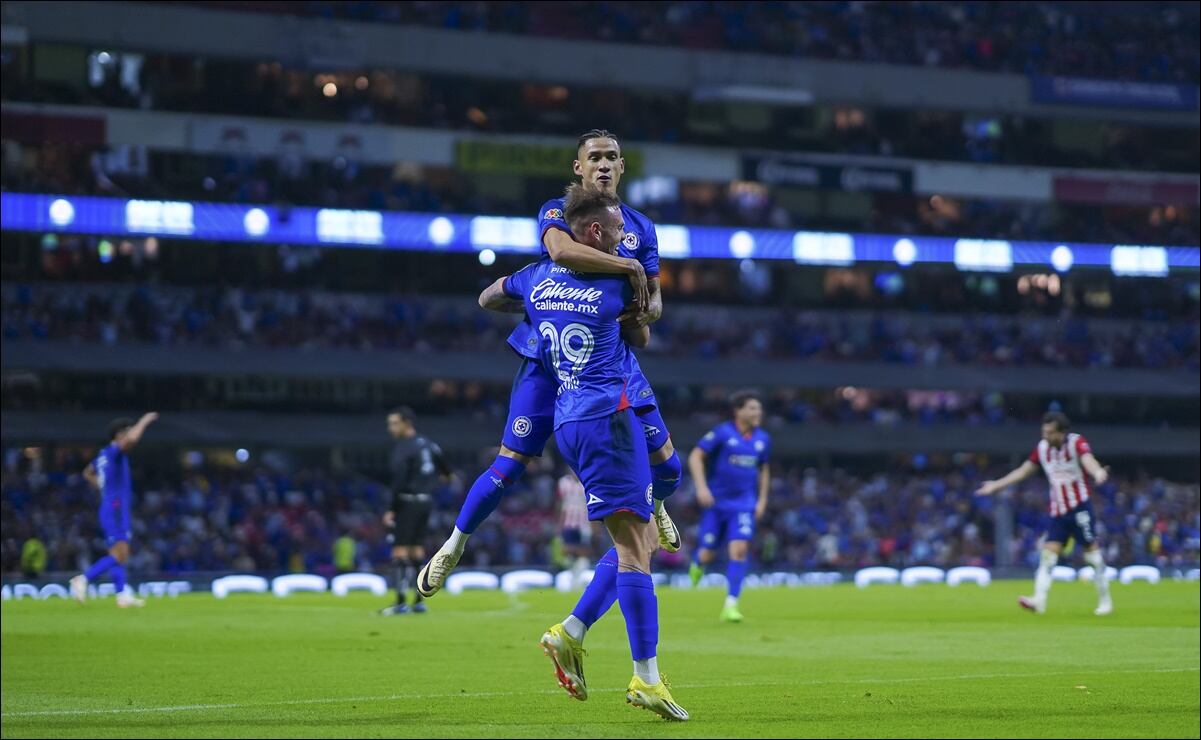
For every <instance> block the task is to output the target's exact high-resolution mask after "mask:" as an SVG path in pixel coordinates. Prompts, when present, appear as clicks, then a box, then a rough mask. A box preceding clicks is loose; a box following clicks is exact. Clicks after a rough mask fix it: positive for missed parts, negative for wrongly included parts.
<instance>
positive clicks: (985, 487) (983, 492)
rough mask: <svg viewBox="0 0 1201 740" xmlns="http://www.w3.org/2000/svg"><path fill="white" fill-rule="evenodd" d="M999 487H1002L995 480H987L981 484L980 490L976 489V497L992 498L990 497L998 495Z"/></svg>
mask: <svg viewBox="0 0 1201 740" xmlns="http://www.w3.org/2000/svg"><path fill="white" fill-rule="evenodd" d="M999 487H1000V486H998V485H997V482H996V481H995V480H986V481H984V482H983V483H981V484H980V487H979V488H977V489H976V495H977V496H990V495H992V494H994V493H996V492H997V489H998V488H999Z"/></svg>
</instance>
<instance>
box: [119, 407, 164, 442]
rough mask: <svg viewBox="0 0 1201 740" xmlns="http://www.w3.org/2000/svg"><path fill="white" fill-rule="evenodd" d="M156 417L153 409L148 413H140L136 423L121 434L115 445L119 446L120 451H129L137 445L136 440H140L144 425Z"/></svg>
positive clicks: (152, 421)
mask: <svg viewBox="0 0 1201 740" xmlns="http://www.w3.org/2000/svg"><path fill="white" fill-rule="evenodd" d="M156 419H158V414H157V413H155V412H153V411H151V412H150V413H148V414H142V418H140V419H138V421H137V423H136V424H134V425H133V426H131V427H130V428H129V429H128V430H127V431H126V432H125V434H124V435H122V437H121V439H120V441H118V442H117V446H118V447H120V448H121V451H122V452H129V451H130V450H131V449H133V448H134V447H135V446H137V444H138V442H141V441H142V434H144V433H145V431H146V427H148V426H150V425H151V424H153V423H154V422H155V420H156Z"/></svg>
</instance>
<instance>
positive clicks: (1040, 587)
mask: <svg viewBox="0 0 1201 740" xmlns="http://www.w3.org/2000/svg"><path fill="white" fill-rule="evenodd" d="M1058 562H1059V555H1058V554H1057V553H1054V552H1051V551H1050V550H1043V551H1042V554H1041V555H1039V557H1038V572H1037V573H1035V574H1034V598H1035V600H1037V601H1040V602H1042V603H1044V604H1045V603H1046V602H1047V592H1048V591H1050V590H1051V571H1052V570H1054V568H1055V564H1056V563H1058Z"/></svg>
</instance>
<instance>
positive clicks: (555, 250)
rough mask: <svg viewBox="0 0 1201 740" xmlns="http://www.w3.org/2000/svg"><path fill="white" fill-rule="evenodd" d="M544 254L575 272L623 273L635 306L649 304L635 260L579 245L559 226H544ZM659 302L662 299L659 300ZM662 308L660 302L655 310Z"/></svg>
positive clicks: (644, 281)
mask: <svg viewBox="0 0 1201 740" xmlns="http://www.w3.org/2000/svg"><path fill="white" fill-rule="evenodd" d="M542 243H543V245H545V246H546V253H547V254H549V255H550V258H551V260H552V261H553V262H554V263H555V264H556V265H562V266H563V267H566V268H568V269H570V270H575V271H576V272H598V273H602V274H606V275H625V276H626V277H627V278H629V281H630V286H631V287H633V288H634V303H635V305H637V306H639V307H646V306H648V305H649V304H650V289H649V288H648V287H647V277H646V270H645V269H644V268H643V267H642V263H641V262H639V261H638V260H636V259H632V258H627V257H618V256H617V255H615V254H608V253H606V252H602V251H600V250H598V249H595V248H594V247H590V246H588V245H586V244H580V243H579V242H577V241H576V240H575V239H572V238H571V235H570V234H568V233H567V232H566V231H563V230H562V229H547V230H546V233H545V234H543V235H542ZM660 303H662V301H660ZM662 310H663V308H662V306H661V305H660V307H659V311H660V312H662Z"/></svg>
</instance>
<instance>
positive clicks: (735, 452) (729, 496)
mask: <svg viewBox="0 0 1201 740" xmlns="http://www.w3.org/2000/svg"><path fill="white" fill-rule="evenodd" d="M730 406H731V407H732V409H733V411H734V420H733V421H727V422H725V423H723V424H720V425H718V426H717V427H715V428H714V429H713V430H712V431H710V432H709V433H708V434H706V435H705V436H704V437H702V438H701V441H700V442H698V443H697V445H696V447H695V448H693V450H692V453H691V454H690V455H689V456H688V471H689V472H690V473H692V480H693V481H694V482H695V483H696V500H697V503H698V504H700V506H701V508H702V509H704V510H705V511H704V513H703V514H702V515H701V524H700V528H699V530H698V532H697V539H698V540H699V542H698V543H697V548H696V551H695V553H694V554H693V559H692V565H691V566H690V567H689V569H688V575H689V576H690V577H691V578H692V585H694V586H695V585H696V584H698V583H700V580H701V576H703V575H704V573H705V566H707V565H708V564H709V563H710V562H712V561H713V555H714V550H715V549H716V548H717V546H718V545H719V544H721V543H722V542H727V543H729V544H728V548H729V556H730V561H729V565H728V566H727V568H726V580H727V582H728V587H729V593H728V595H727V596H726V603H725V606H724V607H723V608H722V610H721V618H722V619H723V620H724V621H727V622H741V621H742V613H741V612H739V611H738V596H739V595H740V594H741V593H742V579H743V578H745V577H746V570H747V544H748V543H749V542H750V539H751V537H752V536H754V534H755V524H756V522H758V521H759V520H760V519H762V518H763V513H764V512H765V511H766V510H767V493H768V489H769V487H770V485H771V471H770V469H769V467H768V458H769V455H770V454H771V435H769V434H768V433H767V432H765V431H763V430H762V429H760V428H759V426H760V424H762V423H763V403H762V402H761V401H760V400H759V397H758V396H757V395H755V393H754V392H752V391H739V392H738V393H735V394H734V395H733V396H732V397H731V398H730ZM756 493H757V494H758V496H757V497H756Z"/></svg>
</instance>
